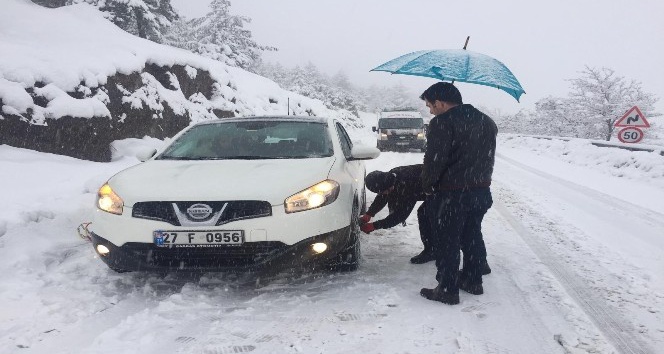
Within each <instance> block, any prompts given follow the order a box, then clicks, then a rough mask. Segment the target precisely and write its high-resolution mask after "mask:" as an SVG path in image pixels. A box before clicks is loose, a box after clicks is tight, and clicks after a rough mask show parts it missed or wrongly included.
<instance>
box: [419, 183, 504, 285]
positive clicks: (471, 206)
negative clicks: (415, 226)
mask: <svg viewBox="0 0 664 354" xmlns="http://www.w3.org/2000/svg"><path fill="white" fill-rule="evenodd" d="M427 203H428V207H427V215H428V216H429V223H430V226H431V231H432V238H431V240H432V244H433V249H434V255H435V258H436V268H437V269H438V274H437V279H439V284H440V285H441V287H442V288H443V290H445V291H446V292H450V293H458V292H459V287H458V284H457V282H458V277H459V263H460V262H461V259H460V258H461V257H460V252H459V251H460V250H461V251H463V254H464V269H463V272H464V276H465V277H466V279H468V281H469V282H471V283H473V284H478V283H479V284H481V283H482V273H481V265H482V263H483V262H485V261H486V248H485V245H484V237H483V236H482V220H483V218H484V214H486V212H487V210H489V208H490V207H491V205H492V204H493V199H492V198H491V191H490V189H489V188H478V189H466V190H453V191H441V192H438V193H435V194H433V195H431V196H429V198H428V199H427Z"/></svg>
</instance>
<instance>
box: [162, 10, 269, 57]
mask: <svg viewBox="0 0 664 354" xmlns="http://www.w3.org/2000/svg"><path fill="white" fill-rule="evenodd" d="M230 7H231V3H230V1H229V0H212V3H210V12H208V13H207V15H205V16H203V17H200V18H195V19H193V20H189V21H179V22H177V23H175V24H174V25H173V26H172V28H171V30H170V31H169V33H168V34H167V35H166V41H165V43H167V44H169V45H172V46H175V47H179V48H183V49H187V50H190V51H192V52H194V53H198V54H201V55H203V56H205V57H208V58H212V59H215V60H219V61H221V62H224V63H226V64H228V65H231V66H237V67H240V68H243V69H247V68H250V67H252V66H253V65H254V63H256V62H257V61H259V60H260V55H261V53H262V51H264V50H276V48H273V47H268V46H262V45H259V44H258V43H256V42H255V41H254V40H253V38H252V35H251V31H249V30H248V29H246V28H244V25H245V23H249V22H251V19H250V18H248V17H245V16H236V15H232V14H231V13H230Z"/></svg>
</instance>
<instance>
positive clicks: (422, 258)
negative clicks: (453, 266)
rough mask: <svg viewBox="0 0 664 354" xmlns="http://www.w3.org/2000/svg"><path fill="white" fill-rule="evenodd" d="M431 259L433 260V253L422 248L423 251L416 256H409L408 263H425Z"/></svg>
mask: <svg viewBox="0 0 664 354" xmlns="http://www.w3.org/2000/svg"><path fill="white" fill-rule="evenodd" d="M433 260H435V258H434V256H433V254H431V252H429V251H427V250H424V251H422V252H420V254H418V255H417V256H415V257H413V258H411V259H410V263H413V264H424V263H427V262H431V261H433Z"/></svg>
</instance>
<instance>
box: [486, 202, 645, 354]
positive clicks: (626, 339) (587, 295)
mask: <svg viewBox="0 0 664 354" xmlns="http://www.w3.org/2000/svg"><path fill="white" fill-rule="evenodd" d="M493 206H494V207H495V208H496V210H497V211H498V213H499V214H500V215H501V216H502V217H503V218H504V219H505V220H506V221H507V222H508V223H509V224H510V225H511V226H512V228H513V229H514V230H515V231H516V233H517V234H518V235H519V236H520V237H521V238H522V239H523V240H524V242H525V243H526V244H527V245H528V247H530V248H531V249H532V251H533V252H534V253H535V254H536V255H537V257H538V258H539V259H540V260H541V261H542V263H543V264H544V265H546V266H547V267H548V268H549V269H550V270H551V272H552V273H553V274H554V276H555V277H556V279H557V280H558V281H559V282H560V283H561V284H562V285H563V287H564V288H565V290H566V291H567V293H568V294H569V295H570V297H572V299H574V301H575V302H576V303H577V304H579V306H580V307H581V309H583V311H584V312H585V313H586V314H587V315H588V317H589V318H590V319H591V321H592V322H593V323H594V324H595V325H596V326H597V328H598V329H599V330H600V331H601V332H602V333H603V334H604V336H605V337H606V339H607V340H608V341H609V342H610V343H612V344H613V345H614V347H615V348H616V349H617V350H618V352H620V353H639V354H647V353H655V351H653V350H652V349H650V348H649V347H648V346H647V345H646V344H645V343H643V342H642V341H641V340H640V339H639V338H638V336H637V335H636V333H637V332H636V331H635V330H634V328H633V327H632V326H631V325H630V323H629V322H628V321H626V320H625V319H624V318H622V317H621V316H620V315H619V313H618V311H617V310H616V309H614V308H613V307H611V306H610V305H609V304H607V303H606V302H605V301H603V300H601V299H599V298H597V297H596V296H595V295H594V294H593V291H592V289H590V288H589V287H588V286H587V285H586V282H585V281H584V280H583V279H581V278H580V277H578V276H577V275H576V274H575V273H574V272H573V271H571V270H570V269H568V268H567V267H566V266H565V265H564V264H563V263H561V262H559V261H558V258H557V257H556V255H555V254H554V253H553V252H551V249H550V248H549V247H548V246H547V245H546V244H545V243H544V242H543V241H540V240H539V239H538V238H537V237H535V236H534V235H533V234H532V233H531V232H530V231H529V230H528V229H527V228H526V227H525V226H524V225H523V224H522V223H521V222H519V221H518V220H517V219H516V218H515V217H514V215H512V213H510V212H509V210H508V209H507V207H505V206H504V205H503V204H502V203H500V202H495V203H494V205H493Z"/></svg>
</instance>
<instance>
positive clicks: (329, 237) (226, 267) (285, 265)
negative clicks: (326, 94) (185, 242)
mask: <svg viewBox="0 0 664 354" xmlns="http://www.w3.org/2000/svg"><path fill="white" fill-rule="evenodd" d="M320 242H322V243H325V244H326V245H327V250H326V251H325V252H323V253H316V252H315V251H314V250H313V249H312V244H314V243H320ZM353 242H359V240H352V239H351V236H350V226H347V227H344V228H341V229H338V230H335V231H332V232H327V233H324V234H320V235H317V236H313V237H310V238H306V239H304V240H302V241H300V242H297V243H295V244H293V245H287V244H285V243H283V242H279V241H259V242H245V243H244V244H242V245H223V246H221V247H211V248H208V247H202V248H171V247H159V246H156V245H155V244H153V243H138V242H127V243H125V244H123V245H122V246H116V245H115V244H113V243H112V242H110V241H108V240H106V239H105V238H103V237H101V236H100V235H97V234H95V233H94V232H93V233H92V244H93V246H94V249H95V250H97V246H98V245H103V246H105V247H106V248H108V249H109V250H110V252H108V253H107V254H105V255H102V254H99V253H98V252H97V253H98V255H99V258H101V259H102V261H104V263H106V265H108V266H109V267H110V268H111V269H114V270H117V271H150V270H168V271H177V270H182V271H249V272H250V271H260V270H266V269H267V270H271V271H281V270H286V269H318V268H320V267H324V266H325V264H326V263H328V262H329V261H330V260H331V259H332V258H333V257H335V256H336V255H337V254H339V253H340V252H342V251H344V250H346V249H347V248H349V247H351V246H352V245H353Z"/></svg>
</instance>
